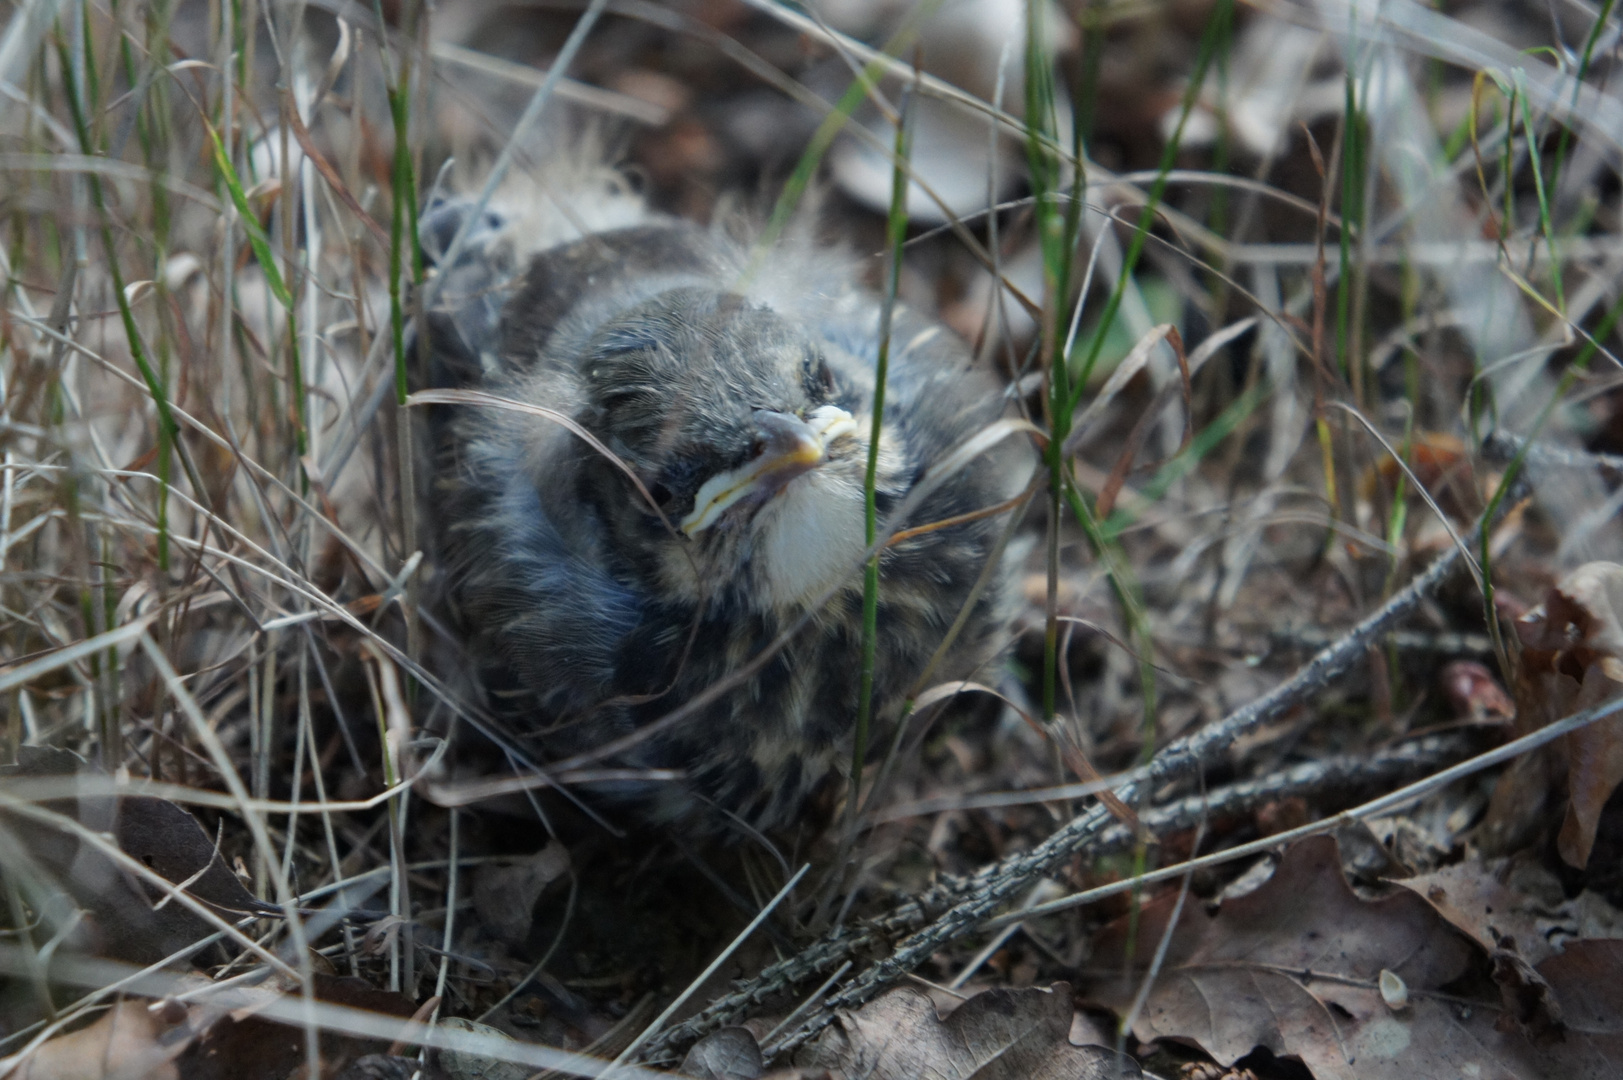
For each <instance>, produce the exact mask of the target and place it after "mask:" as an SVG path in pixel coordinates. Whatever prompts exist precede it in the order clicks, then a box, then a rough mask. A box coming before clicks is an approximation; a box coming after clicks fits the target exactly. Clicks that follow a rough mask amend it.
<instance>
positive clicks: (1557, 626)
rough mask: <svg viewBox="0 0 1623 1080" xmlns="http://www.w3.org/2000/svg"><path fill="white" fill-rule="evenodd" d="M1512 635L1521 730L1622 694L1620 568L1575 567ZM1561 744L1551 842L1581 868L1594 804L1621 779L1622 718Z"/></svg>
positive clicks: (1590, 841)
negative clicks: (1562, 782)
mask: <svg viewBox="0 0 1623 1080" xmlns="http://www.w3.org/2000/svg"><path fill="white" fill-rule="evenodd" d="M1516 633H1517V636H1518V637H1519V638H1520V639H1521V642H1522V646H1523V648H1522V676H1521V679H1522V686H1521V687H1520V688H1519V689H1520V690H1521V691H1522V693H1521V695H1520V696H1521V700H1522V703H1523V707H1524V709H1525V710H1526V712H1527V713H1528V714H1529V716H1528V717H1527V719H1526V720H1524V721H1523V724H1522V726H1523V727H1524V728H1526V729H1527V730H1531V729H1532V728H1534V727H1543V726H1544V725H1546V724H1549V723H1551V722H1553V721H1555V720H1559V719H1561V718H1563V717H1566V716H1571V715H1572V714H1573V713H1576V712H1582V711H1583V710H1585V709H1592V708H1594V707H1596V706H1598V705H1602V704H1605V703H1606V702H1608V701H1611V700H1612V699H1613V698H1616V697H1619V696H1623V566H1620V565H1618V564H1617V563H1608V562H1592V563H1587V564H1585V565H1584V566H1580V567H1579V568H1578V569H1576V570H1574V571H1573V572H1572V573H1570V574H1568V575H1567V576H1566V577H1565V578H1563V579H1562V580H1561V583H1560V584H1559V585H1557V586H1556V587H1555V588H1553V589H1551V590H1550V592H1549V594H1548V595H1547V596H1546V597H1545V599H1544V603H1542V604H1540V605H1539V606H1538V607H1536V608H1534V609H1533V610H1532V611H1530V612H1528V613H1527V614H1526V615H1524V616H1522V617H1521V618H1520V619H1518V620H1516ZM1529 725H1530V726H1529ZM1565 742H1566V751H1567V797H1568V803H1567V814H1566V819H1565V820H1564V821H1563V822H1562V824H1561V833H1560V836H1559V837H1558V838H1557V841H1556V846H1557V848H1558V850H1559V851H1560V853H1561V857H1562V858H1563V859H1565V860H1566V861H1567V862H1568V863H1569V864H1571V865H1573V866H1577V867H1583V866H1587V865H1588V863H1589V853H1590V850H1591V849H1592V848H1593V847H1594V843H1595V829H1596V827H1597V826H1598V825H1599V824H1600V813H1601V809H1602V808H1603V807H1604V806H1605V805H1606V800H1607V799H1609V798H1610V797H1611V794H1612V792H1613V791H1614V790H1616V789H1617V786H1618V785H1619V784H1620V783H1623V716H1612V717H1608V718H1607V719H1604V720H1600V721H1597V722H1596V723H1593V724H1590V725H1589V726H1587V727H1585V728H1583V729H1581V730H1579V731H1575V732H1573V733H1572V734H1570V735H1568V736H1567V737H1566V740H1565Z"/></svg>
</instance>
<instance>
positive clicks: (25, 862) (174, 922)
mask: <svg viewBox="0 0 1623 1080" xmlns="http://www.w3.org/2000/svg"><path fill="white" fill-rule="evenodd" d="M79 777H87V778H93V779H96V780H98V781H100V782H103V783H104V782H105V781H106V779H107V777H106V775H105V774H103V773H101V772H99V770H97V769H96V768H95V767H94V766H92V765H90V764H89V763H88V762H86V761H85V760H84V759H83V758H81V757H80V756H79V755H77V754H74V753H72V752H70V751H67V750H61V749H56V748H52V747H34V746H24V747H20V748H19V749H18V752H17V764H16V765H6V766H0V781H4V780H6V779H9V778H17V779H23V778H27V779H32V780H49V779H52V778H60V780H61V790H63V791H64V792H66V793H67V795H66V796H65V797H63V798H51V799H46V800H42V801H41V802H40V803H39V805H40V806H41V807H42V808H44V809H47V810H50V811H53V812H55V813H58V814H61V815H62V816H63V817H66V818H71V819H72V820H74V821H76V822H78V823H79V824H80V825H82V826H83V827H84V828H86V829H88V830H90V831H91V832H94V833H100V834H104V835H111V836H112V837H113V839H114V841H115V842H116V843H117V845H118V847H119V849H120V850H122V851H123V852H124V854H126V855H128V856H130V857H131V858H132V859H134V860H136V861H137V862H139V863H141V864H143V865H144V866H146V867H147V868H148V869H150V870H152V871H153V872H154V873H155V874H157V875H158V876H159V877H161V878H163V879H165V880H167V881H170V882H172V883H174V884H176V885H180V886H182V887H183V888H184V889H185V890H186V892H187V893H189V894H190V895H192V896H194V897H196V898H197V899H198V900H201V901H203V902H204V903H207V904H209V905H210V906H212V907H214V908H216V909H219V910H221V911H222V912H227V913H232V914H246V913H261V914H276V913H278V912H279V910H280V909H278V908H275V907H268V906H267V905H265V904H263V903H261V902H260V901H258V900H256V899H255V898H254V896H253V894H251V893H249V892H248V890H247V889H246V888H244V887H243V884H242V882H241V881H240V880H238V878H237V877H236V875H235V874H233V873H232V872H231V871H230V869H229V868H228V867H227V866H226V864H225V860H224V859H222V858H221V857H220V854H219V852H218V851H217V850H216V848H215V846H214V841H213V840H212V839H210V838H209V836H208V834H207V833H205V832H204V831H203V829H202V827H201V826H200V825H198V823H197V819H196V818H194V817H192V815H191V814H189V813H188V812H187V811H186V810H184V809H182V808H181V807H180V806H178V805H177V804H175V803H172V802H169V801H168V800H165V799H155V798H150V797H146V796H120V797H114V796H109V795H104V794H90V793H87V794H79V795H74V794H73V792H74V790H75V789H76V787H77V786H78V784H77V781H78V778H79ZM0 844H4V845H5V848H4V851H3V852H0V854H5V856H6V861H7V863H8V868H9V869H11V870H12V872H14V873H16V874H17V875H18V877H19V878H20V879H22V881H23V883H24V885H25V888H26V889H28V890H29V891H30V894H31V895H32V896H33V897H34V902H35V903H36V904H37V905H39V906H40V907H41V908H42V910H45V911H49V912H53V913H56V912H61V911H68V910H71V909H72V908H78V909H80V910H82V911H83V912H84V913H85V915H86V916H87V917H86V919H85V920H84V933H83V934H81V935H79V936H77V937H76V938H75V940H74V943H75V944H76V945H79V946H81V947H82V948H85V949H86V950H87V951H91V952H95V953H98V954H100V955H103V956H109V957H114V958H117V959H122V960H129V961H131V962H134V963H141V964H148V963H154V962H156V961H159V960H162V959H164V958H165V957H168V956H170V955H172V954H174V953H176V952H178V951H180V950H182V949H184V948H186V947H187V946H189V945H191V944H192V943H193V942H195V941H197V940H198V939H199V938H202V937H205V936H207V935H208V934H210V933H211V932H213V929H214V927H213V926H211V925H210V924H209V923H208V922H207V921H206V920H204V919H203V918H202V917H201V916H199V915H198V914H196V913H195V912H193V911H191V910H189V909H188V908H186V907H185V906H184V905H183V904H178V903H174V902H172V900H173V898H172V897H169V896H168V894H166V893H165V892H163V891H162V890H161V889H160V888H158V887H157V886H155V885H154V884H153V883H152V882H151V881H150V880H148V881H142V880H140V879H138V878H137V877H136V876H135V875H134V874H133V873H130V872H128V871H127V870H126V869H125V868H124V867H121V866H119V865H118V864H117V863H116V862H114V861H113V860H112V859H110V858H109V857H108V856H107V855H105V854H104V853H102V852H101V851H98V850H97V849H96V848H95V847H94V846H93V845H92V844H90V843H88V842H86V841H85V840H83V839H82V838H80V837H78V836H75V835H74V834H72V833H70V832H68V831H66V830H64V829H61V828H56V827H53V826H51V825H48V824H45V823H42V822H40V821H36V820H33V819H29V818H25V817H24V816H22V815H20V814H11V813H3V812H0ZM53 917H54V916H53Z"/></svg>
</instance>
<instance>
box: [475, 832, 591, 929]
mask: <svg viewBox="0 0 1623 1080" xmlns="http://www.w3.org/2000/svg"><path fill="white" fill-rule="evenodd" d="M568 871H569V852H568V850H567V849H566V848H565V847H564V846H563V845H562V844H560V843H559V842H558V841H557V840H553V841H551V842H549V843H548V844H547V846H546V847H544V848H542V849H541V850H540V851H537V852H536V853H535V854H533V855H527V856H525V857H524V858H522V859H513V860H504V861H502V862H497V863H487V864H486V865H484V866H481V867H480V868H479V870H478V872H477V873H475V875H474V878H473V907H474V910H475V911H477V912H478V913H479V920H480V921H481V922H482V923H484V925H485V928H486V929H487V930H489V931H490V933H491V936H492V937H494V938H496V939H497V940H498V941H504V942H506V943H507V944H509V945H523V944H524V939H525V938H527V937H529V934H530V922H531V920H532V917H533V916H534V914H535V902H536V901H537V900H539V899H540V898H541V893H542V892H544V891H545V890H546V887H547V886H548V885H551V884H552V883H553V882H554V881H556V880H558V878H560V877H562V876H563V875H564V874H566V873H568Z"/></svg>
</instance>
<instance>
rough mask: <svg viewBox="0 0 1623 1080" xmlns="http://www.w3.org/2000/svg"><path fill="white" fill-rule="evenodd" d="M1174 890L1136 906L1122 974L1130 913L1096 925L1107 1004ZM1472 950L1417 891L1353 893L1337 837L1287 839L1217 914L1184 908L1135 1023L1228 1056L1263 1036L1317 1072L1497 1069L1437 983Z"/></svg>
mask: <svg viewBox="0 0 1623 1080" xmlns="http://www.w3.org/2000/svg"><path fill="white" fill-rule="evenodd" d="M1175 900H1176V896H1175V895H1174V894H1172V893H1168V894H1164V895H1163V896H1162V897H1160V898H1157V899H1156V900H1154V901H1152V902H1151V903H1150V904H1148V905H1146V907H1145V908H1144V910H1143V912H1142V913H1141V916H1140V919H1139V923H1138V931H1137V942H1138V945H1137V949H1136V950H1135V954H1136V956H1137V957H1138V958H1139V963H1138V965H1137V967H1136V970H1134V972H1133V976H1132V977H1131V978H1130V979H1123V978H1122V977H1121V976H1120V974H1119V973H1120V972H1122V971H1123V970H1126V969H1125V968H1124V960H1125V955H1126V948H1125V945H1126V941H1127V920H1126V919H1125V918H1123V919H1120V920H1118V921H1117V922H1116V923H1113V924H1112V925H1111V926H1110V927H1107V928H1106V930H1105V931H1104V932H1103V934H1102V935H1101V938H1100V940H1099V942H1098V945H1097V948H1096V950H1095V954H1094V959H1093V964H1094V966H1095V968H1096V970H1099V971H1100V972H1101V973H1103V972H1109V973H1111V975H1112V978H1111V980H1110V981H1109V982H1108V983H1104V984H1101V985H1100V986H1099V987H1098V988H1097V997H1098V998H1099V1000H1101V1001H1102V1002H1103V1003H1105V1004H1108V1005H1110V1006H1112V1007H1114V1008H1116V1009H1117V1010H1118V1011H1120V1012H1125V1011H1126V1010H1127V1009H1128V1008H1129V1007H1130V1006H1131V1004H1132V1002H1133V1000H1134V997H1135V995H1136V994H1137V992H1138V987H1139V984H1140V982H1141V980H1142V977H1143V968H1142V964H1143V959H1144V958H1147V957H1148V956H1150V955H1152V954H1153V953H1154V952H1155V950H1156V946H1157V943H1158V942H1159V941H1160V939H1161V936H1162V935H1163V934H1164V933H1165V930H1166V925H1167V921H1168V918H1169V916H1170V915H1171V912H1172V909H1173V906H1174V902H1175ZM1482 961H1483V954H1482V950H1481V949H1480V948H1479V947H1477V946H1476V945H1475V944H1474V943H1473V942H1472V941H1470V940H1469V939H1468V938H1466V936H1465V935H1464V934H1462V933H1460V932H1459V931H1458V930H1456V929H1455V928H1454V927H1452V926H1451V925H1449V924H1448V923H1447V922H1446V921H1445V920H1444V919H1443V918H1442V917H1441V916H1440V915H1438V914H1437V912H1436V911H1434V910H1433V909H1432V908H1431V907H1430V905H1428V904H1427V903H1426V902H1425V901H1424V900H1422V899H1421V898H1420V897H1419V896H1417V895H1415V894H1413V893H1410V892H1394V893H1393V894H1392V895H1389V896H1386V897H1383V898H1381V899H1379V900H1374V901H1365V900H1361V899H1360V898H1359V897H1358V896H1357V895H1355V894H1354V893H1353V891H1352V889H1351V888H1350V887H1349V886H1348V885H1347V881H1346V879H1345V878H1344V877H1343V876H1342V872H1341V861H1340V856H1339V854H1338V852H1337V848H1336V844H1335V841H1334V840H1332V839H1330V838H1329V837H1322V836H1321V837H1315V838H1313V839H1310V840H1305V841H1303V842H1302V843H1299V844H1296V845H1294V846H1292V847H1291V848H1289V849H1288V850H1287V851H1286V852H1285V856H1284V858H1283V860H1282V861H1281V862H1280V864H1279V866H1278V868H1277V869H1276V870H1275V871H1274V875H1273V877H1271V878H1270V879H1269V880H1268V881H1267V882H1265V883H1264V884H1263V885H1262V886H1261V887H1260V888H1258V889H1256V890H1255V891H1254V892H1250V893H1247V894H1246V895H1244V896H1241V897H1238V898H1237V899H1233V900H1229V901H1226V902H1225V903H1224V904H1223V906H1222V909H1221V910H1220V911H1219V912H1218V914H1217V915H1215V916H1213V915H1208V914H1207V913H1206V912H1205V910H1204V909H1203V908H1202V907H1201V906H1200V905H1199V904H1194V903H1187V904H1185V905H1184V909H1183V913H1182V916H1181V918H1180V920H1179V923H1178V926H1177V927H1176V928H1175V930H1174V931H1173V934H1172V938H1171V941H1170V942H1169V947H1168V951H1167V956H1166V960H1165V962H1164V965H1163V967H1162V969H1161V971H1160V974H1159V976H1158V977H1157V979H1156V981H1155V984H1154V986H1153V987H1152V988H1151V991H1150V993H1149V996H1148V998H1147V1000H1146V1001H1145V1003H1144V1007H1143V1010H1142V1012H1141V1013H1140V1014H1139V1016H1138V1018H1137V1020H1136V1022H1135V1023H1134V1026H1133V1033H1134V1034H1135V1035H1136V1036H1138V1038H1140V1039H1141V1040H1145V1041H1149V1040H1151V1039H1174V1040H1179V1041H1183V1042H1189V1043H1194V1044H1197V1045H1198V1046H1200V1047H1201V1048H1202V1049H1203V1050H1205V1051H1206V1053H1207V1054H1209V1055H1210V1056H1212V1057H1213V1058H1216V1059H1217V1060H1218V1061H1219V1062H1223V1063H1227V1064H1232V1063H1233V1062H1235V1061H1237V1060H1239V1059H1240V1058H1242V1057H1244V1056H1246V1055H1247V1054H1249V1053H1251V1051H1252V1050H1253V1049H1255V1048H1256V1047H1258V1046H1262V1047H1266V1048H1267V1049H1268V1050H1270V1051H1272V1052H1273V1053H1274V1054H1275V1055H1276V1056H1286V1055H1289V1056H1292V1057H1296V1058H1299V1059H1300V1060H1301V1061H1302V1062H1303V1063H1304V1064H1306V1065H1307V1067H1308V1068H1309V1069H1310V1070H1312V1073H1313V1075H1314V1077H1315V1078H1316V1080H1400V1078H1401V1080H1412V1078H1413V1077H1418V1076H1475V1077H1479V1078H1481V1080H1489V1078H1492V1077H1499V1076H1504V1075H1506V1074H1504V1073H1502V1072H1500V1071H1496V1070H1495V1069H1494V1067H1493V1064H1492V1062H1491V1060H1489V1059H1488V1055H1486V1054H1484V1053H1483V1052H1482V1047H1481V1045H1480V1043H1479V1042H1478V1041H1477V1040H1476V1039H1475V1038H1473V1037H1463V1038H1462V1037H1460V1035H1461V1032H1462V1030H1463V1029H1462V1028H1461V1026H1460V1023H1459V1022H1458V1020H1457V1019H1456V1018H1455V1015H1454V1013H1455V1010H1456V1009H1457V1008H1458V1006H1457V1005H1456V1004H1454V1003H1452V1002H1448V1001H1444V1000H1442V999H1441V998H1439V997H1437V996H1436V994H1435V991H1437V990H1438V989H1439V988H1440V987H1443V986H1445V985H1447V984H1449V983H1451V982H1453V981H1454V980H1455V979H1458V978H1459V977H1460V976H1461V975H1464V974H1466V973H1467V971H1469V970H1471V969H1472V967H1473V965H1480V964H1481V963H1482ZM1383 970H1389V971H1391V972H1393V973H1394V974H1395V975H1397V976H1398V977H1400V978H1401V979H1402V980H1403V981H1404V983H1405V984H1406V985H1407V987H1408V988H1409V992H1410V1008H1408V1009H1406V1010H1404V1011H1403V1012H1402V1013H1401V1014H1399V1013H1395V1012H1393V1010H1392V1009H1390V1008H1389V1007H1388V1006H1387V1005H1386V1003H1385V1002H1384V1001H1383V1000H1382V998H1381V994H1380V990H1379V978H1380V975H1381V972H1382V971H1383ZM1485 1004H1486V1005H1492V1004H1496V1002H1485ZM1467 1011H1468V1012H1469V1011H1470V1010H1467ZM1476 1011H1482V1010H1481V1008H1480V1007H1479V1008H1478V1009H1477V1010H1476ZM1489 1022H1490V1024H1491V1019H1490V1021H1489ZM1490 1030H1491V1029H1490ZM1473 1069H1482V1070H1483V1071H1480V1072H1473Z"/></svg>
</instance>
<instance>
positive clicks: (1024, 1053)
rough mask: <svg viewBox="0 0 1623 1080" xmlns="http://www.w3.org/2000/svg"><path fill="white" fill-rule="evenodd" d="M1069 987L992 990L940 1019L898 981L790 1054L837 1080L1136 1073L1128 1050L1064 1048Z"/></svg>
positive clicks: (1129, 1078)
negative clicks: (882, 993) (900, 985)
mask: <svg viewBox="0 0 1623 1080" xmlns="http://www.w3.org/2000/svg"><path fill="white" fill-rule="evenodd" d="M1071 1012H1072V1008H1071V991H1070V987H1069V986H1067V985H1065V984H1064V983H1056V984H1055V985H1054V986H1052V987H1050V988H1048V989H1046V990H1044V989H1038V988H1035V987H1032V988H1028V989H1023V990H1008V989H1003V988H998V989H994V990H986V991H983V992H981V993H979V994H976V995H975V996H974V997H972V998H970V999H969V1000H968V1001H966V1002H964V1003H963V1004H962V1005H960V1006H958V1008H956V1009H954V1010H953V1011H952V1013H951V1014H950V1015H949V1016H948V1017H947V1018H946V1019H945V1020H942V1019H941V1018H940V1017H938V1016H937V1015H936V1010H935V1005H934V1004H933V1003H932V1002H931V1001H930V998H929V996H928V995H926V994H925V993H924V992H923V991H920V990H917V989H914V988H913V987H911V986H902V987H898V988H897V989H895V990H892V991H890V992H889V993H887V994H885V995H884V996H882V997H880V998H877V999H876V1000H874V1001H871V1002H869V1003H868V1004H867V1005H865V1006H863V1007H862V1008H861V1009H859V1010H857V1011H856V1012H854V1013H842V1014H841V1015H840V1018H839V1020H838V1021H836V1023H835V1024H833V1025H832V1026H831V1027H829V1028H828V1029H827V1030H825V1031H824V1032H823V1035H822V1037H821V1038H820V1039H818V1041H817V1042H816V1043H814V1044H813V1045H812V1046H811V1047H809V1048H808V1049H807V1050H805V1051H802V1052H801V1053H800V1054H798V1055H796V1058H795V1064H797V1065H800V1066H801V1067H803V1068H812V1069H826V1070H828V1072H829V1073H830V1075H832V1076H833V1077H835V1078H837V1080H858V1078H861V1080H915V1078H919V1077H924V1078H928V1080H970V1078H971V1077H973V1078H974V1080H1138V1078H1140V1077H1142V1076H1143V1074H1142V1073H1141V1072H1140V1071H1139V1068H1138V1065H1137V1064H1136V1063H1135V1062H1134V1061H1133V1060H1132V1059H1131V1058H1128V1057H1125V1056H1123V1055H1120V1054H1117V1053H1116V1052H1115V1051H1113V1050H1107V1049H1105V1048H1104V1047H1102V1046H1072V1045H1071V1042H1070V1040H1069V1039H1068V1038H1067V1035H1068V1033H1069V1032H1070V1029H1071Z"/></svg>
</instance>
